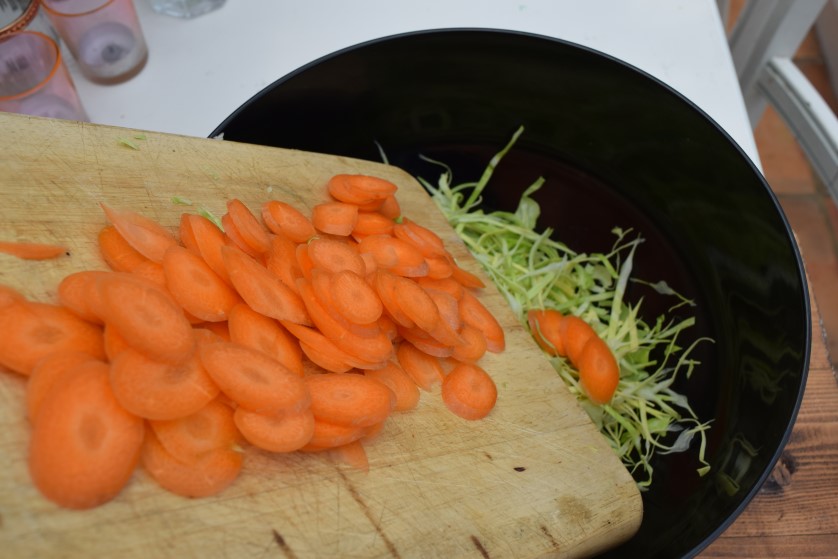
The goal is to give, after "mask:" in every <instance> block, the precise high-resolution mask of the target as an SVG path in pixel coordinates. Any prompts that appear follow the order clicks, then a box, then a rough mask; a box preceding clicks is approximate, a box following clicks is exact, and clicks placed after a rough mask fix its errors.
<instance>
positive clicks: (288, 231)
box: [262, 200, 317, 243]
mask: <svg viewBox="0 0 838 559" xmlns="http://www.w3.org/2000/svg"><path fill="white" fill-rule="evenodd" d="M262 220H263V221H264V222H265V225H267V226H268V229H270V230H271V231H273V232H274V233H276V234H282V235H285V236H286V237H288V238H289V239H290V240H291V241H293V242H295V243H304V242H306V241H308V240H309V239H311V238H312V237H314V236H315V235H316V234H317V231H316V230H315V229H314V226H313V225H312V224H311V220H310V219H309V218H308V217H306V216H305V214H303V213H302V212H301V211H300V210H298V209H297V208H295V207H294V206H292V205H291V204H288V203H286V202H281V201H279V200H271V201H269V202H266V203H265V204H264V205H263V206H262Z"/></svg>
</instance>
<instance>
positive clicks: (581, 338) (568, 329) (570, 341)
mask: <svg viewBox="0 0 838 559" xmlns="http://www.w3.org/2000/svg"><path fill="white" fill-rule="evenodd" d="M558 337H559V338H560V339H562V341H564V350H565V354H566V355H567V358H568V359H570V362H571V363H573V364H574V365H577V364H578V363H579V358H580V357H581V355H582V350H583V349H584V348H585V344H586V343H588V340H590V339H592V338H597V337H599V336H598V335H597V333H596V331H595V330H594V329H593V328H591V326H590V325H589V324H588V323H587V322H585V321H584V320H582V319H581V318H579V317H578V316H574V315H572V314H568V315H565V316H564V317H563V318H562V321H561V323H560V324H559V332H558Z"/></svg>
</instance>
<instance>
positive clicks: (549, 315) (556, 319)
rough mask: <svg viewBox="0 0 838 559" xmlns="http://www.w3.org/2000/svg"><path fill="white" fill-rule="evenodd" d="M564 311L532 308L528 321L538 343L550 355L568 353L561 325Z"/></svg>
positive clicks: (528, 313)
mask: <svg viewBox="0 0 838 559" xmlns="http://www.w3.org/2000/svg"><path fill="white" fill-rule="evenodd" d="M563 318H564V317H563V315H562V313H560V312H559V311H557V310H555V309H530V310H529V311H528V312H527V323H528V324H529V327H530V333H531V334H532V336H533V338H534V339H535V341H536V343H538V345H539V346H540V347H541V349H543V350H544V351H546V352H547V353H548V354H550V355H562V356H563V355H566V353H565V347H564V340H563V339H562V337H561V329H560V325H561V323H562V319H563Z"/></svg>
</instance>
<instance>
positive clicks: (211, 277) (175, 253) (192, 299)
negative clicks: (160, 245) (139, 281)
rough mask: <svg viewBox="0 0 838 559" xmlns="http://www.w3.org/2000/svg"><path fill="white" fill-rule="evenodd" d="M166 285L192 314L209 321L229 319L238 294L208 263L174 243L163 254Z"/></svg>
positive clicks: (178, 301) (238, 300) (180, 303)
mask: <svg viewBox="0 0 838 559" xmlns="http://www.w3.org/2000/svg"><path fill="white" fill-rule="evenodd" d="M163 272H164V274H165V277H166V287H167V288H168V290H169V292H170V293H171V294H172V297H174V299H175V301H177V303H178V304H179V305H180V306H181V307H183V308H184V310H186V311H187V312H188V313H190V314H191V315H193V316H195V317H197V318H199V319H201V320H202V321H206V322H220V321H224V320H227V316H228V314H229V313H230V309H232V308H233V307H234V306H235V305H237V304H238V303H240V302H241V297H239V294H238V293H237V292H236V291H235V290H234V289H232V288H231V287H230V286H229V285H228V284H227V283H226V282H225V281H224V280H223V279H221V277H220V276H219V275H218V274H216V273H215V272H213V271H212V268H210V266H209V264H207V263H206V262H204V260H203V259H202V258H201V257H200V256H198V255H196V254H195V253H193V252H192V251H190V250H188V249H185V248H183V247H180V246H173V247H171V248H170V249H169V250H167V251H166V254H165V255H164V256H163Z"/></svg>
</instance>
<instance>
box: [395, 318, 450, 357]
mask: <svg viewBox="0 0 838 559" xmlns="http://www.w3.org/2000/svg"><path fill="white" fill-rule="evenodd" d="M398 332H399V335H400V336H401V337H402V338H403V339H404V340H406V341H408V342H410V343H411V344H412V345H414V346H416V349H418V350H419V351H421V352H422V353H426V354H428V355H430V356H433V357H436V358H440V359H441V358H444V357H451V355H453V354H454V347H455V346H451V345H448V344H444V343H442V342H440V341H439V340H437V339H435V338H433V337H431V335H430V334H428V333H427V332H425V331H424V330H422V329H421V328H417V327H415V326H414V327H413V328H405V327H404V326H399V327H398Z"/></svg>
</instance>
